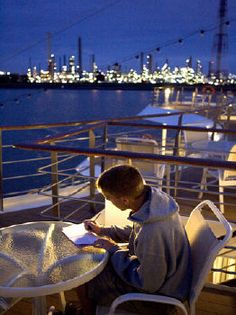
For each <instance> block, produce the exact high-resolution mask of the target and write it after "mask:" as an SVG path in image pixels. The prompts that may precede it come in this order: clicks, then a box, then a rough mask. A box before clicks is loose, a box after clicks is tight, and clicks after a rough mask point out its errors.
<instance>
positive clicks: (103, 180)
mask: <svg viewBox="0 0 236 315" xmlns="http://www.w3.org/2000/svg"><path fill="white" fill-rule="evenodd" d="M96 184H97V189H98V190H99V191H100V192H101V193H102V194H103V195H104V197H105V198H106V199H107V200H110V201H111V202H112V203H113V204H114V205H115V206H116V207H118V208H119V209H121V210H126V209H129V208H130V209H133V206H134V205H135V204H136V203H137V202H138V201H139V199H140V197H142V195H143V192H144V180H143V178H142V176H141V174H140V172H139V171H138V170H137V169H136V168H135V167H133V166H130V165H118V166H114V167H111V168H109V169H108V170H106V171H105V172H103V173H102V174H101V175H100V176H99V178H98V179H97V182H96Z"/></svg>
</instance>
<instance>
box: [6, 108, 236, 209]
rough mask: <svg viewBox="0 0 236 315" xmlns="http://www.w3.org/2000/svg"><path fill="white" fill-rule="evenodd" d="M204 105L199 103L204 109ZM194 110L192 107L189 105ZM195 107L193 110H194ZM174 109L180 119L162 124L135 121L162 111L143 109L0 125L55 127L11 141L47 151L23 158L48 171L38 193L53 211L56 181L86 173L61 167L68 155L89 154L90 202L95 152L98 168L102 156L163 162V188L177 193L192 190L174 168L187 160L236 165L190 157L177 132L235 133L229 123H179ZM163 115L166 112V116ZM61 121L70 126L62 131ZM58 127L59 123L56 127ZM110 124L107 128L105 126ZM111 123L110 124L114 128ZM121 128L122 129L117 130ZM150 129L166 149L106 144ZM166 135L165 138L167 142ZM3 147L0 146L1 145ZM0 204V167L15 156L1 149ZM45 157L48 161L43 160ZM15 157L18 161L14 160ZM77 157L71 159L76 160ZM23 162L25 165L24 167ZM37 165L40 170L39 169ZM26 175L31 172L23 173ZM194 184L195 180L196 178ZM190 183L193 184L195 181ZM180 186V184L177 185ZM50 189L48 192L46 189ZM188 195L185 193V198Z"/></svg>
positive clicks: (77, 179)
mask: <svg viewBox="0 0 236 315" xmlns="http://www.w3.org/2000/svg"><path fill="white" fill-rule="evenodd" d="M205 110H206V109H204V111H205ZM191 112H193V111H191ZM194 112H196V111H194ZM176 114H177V115H178V117H179V124H178V125H177V126H167V125H165V126H161V125H153V124H151V123H144V121H143V122H142V123H140V122H139V120H140V119H141V118H151V117H163V116H166V115H146V116H139V117H137V116H136V117H125V118H122V119H119V118H114V119H110V120H103V121H87V122H73V123H65V124H63V123H62V124H47V125H34V126H17V127H15V126H14V127H11V126H6V127H2V129H1V135H2V132H7V131H11V130H19V131H20V130H33V129H37V130H39V129H46V128H56V129H57V133H56V135H55V136H50V137H46V138H41V139H39V140H37V141H31V143H30V144H25V143H24V144H16V148H18V149H28V150H30V151H31V152H32V151H34V152H47V156H43V157H42V158H38V157H35V158H27V159H25V160H24V162H25V161H26V162H27V163H28V162H29V163H30V162H32V160H34V161H37V159H40V161H41V162H42V161H44V162H43V165H42V164H41V165H42V166H41V165H40V166H37V167H35V176H39V174H40V175H41V176H50V178H51V179H50V181H49V182H48V183H47V185H46V187H47V189H46V188H43V187H40V189H38V191H39V193H41V194H46V195H47V194H48V195H50V196H51V197H52V204H53V209H54V212H57V214H58V213H59V211H60V206H59V205H60V200H61V198H62V197H61V196H60V188H61V186H66V185H71V184H74V183H75V182H76V183H84V185H86V176H83V175H82V176H81V174H78V173H77V172H76V171H75V168H74V167H72V168H65V169H64V168H63V167H62V165H63V164H64V163H65V162H68V161H69V160H71V161H73V160H75V159H76V158H78V157H80V161H81V159H82V157H84V158H85V157H89V158H90V164H89V176H88V177H89V178H88V179H89V181H90V185H89V187H90V197H89V200H90V203H91V205H92V206H93V202H91V200H93V198H94V195H95V186H94V183H95V178H96V172H95V159H96V157H98V156H100V157H101V159H100V165H101V168H100V170H101V171H102V170H103V169H104V167H105V161H106V160H108V159H109V160H116V161H117V160H119V161H121V160H123V161H124V160H125V161H126V162H127V161H131V160H138V159H142V160H145V161H150V162H151V163H153V162H156V163H164V164H166V165H167V166H168V167H169V168H170V169H171V171H172V172H171V181H169V182H167V180H166V181H165V182H164V183H163V189H166V190H168V191H171V192H172V193H173V194H175V195H177V190H179V191H180V189H182V190H183V189H184V191H187V192H188V193H189V192H192V191H193V190H196V189H195V188H193V187H190V186H187V185H186V187H184V186H183V185H182V184H181V185H182V186H181V185H178V181H179V180H180V178H179V171H178V167H177V166H179V168H184V167H185V168H186V167H187V166H191V167H198V168H203V167H210V168H231V169H235V170H236V164H235V163H233V162H227V161H216V160H210V159H199V158H198V159H194V158H189V157H186V156H184V148H183V144H182V141H181V134H182V132H183V131H186V130H187V131H196V132H211V133H215V132H220V133H222V134H224V135H226V136H227V135H233V136H234V135H235V136H236V130H231V129H230V130H229V129H224V130H222V129H219V128H209V129H207V130H206V129H205V128H200V127H191V126H181V121H182V116H183V115H184V114H185V113H183V112H177V113H174V114H169V115H176ZM169 115H168V116H169ZM64 127H70V130H69V131H66V132H65V131H64V130H63V128H64ZM59 128H62V129H60V130H62V131H60V130H59V131H58V129H59ZM110 129H111V130H110ZM114 129H115V130H114ZM121 129H122V130H121ZM150 131H152V132H155V133H158V132H159V133H158V134H159V137H160V138H161V137H162V139H161V140H160V141H158V142H159V144H158V145H159V146H164V145H165V146H168V149H167V150H166V151H165V152H164V151H163V152H164V153H163V152H162V154H147V153H139V152H125V151H117V150H114V149H112V150H111V149H109V147H110V145H111V144H113V145H114V143H115V142H114V139H115V138H116V137H117V135H118V136H119V135H124V134H126V135H130V134H132V135H134V134H135V135H136V134H137V135H145V133H148V132H150ZM167 131H168V133H169V132H172V133H173V134H172V136H171V137H169V136H168V137H166V132H167ZM166 139H168V140H170V141H169V142H168V143H167V142H166ZM81 141H85V142H86V143H87V144H86V145H81ZM2 147H4V146H1V150H3V149H2ZM0 155H1V159H0V164H1V174H0V176H1V178H0V182H1V183H0V184H1V189H0V193H1V198H0V199H1V209H2V210H3V167H4V166H5V165H6V164H7V163H14V162H15V161H14V160H11V161H10V162H9V161H3V159H2V156H3V153H2V151H1V154H0ZM49 160H50V162H48V161H49ZM16 162H17V163H23V162H22V160H21V162H20V161H19V160H17V161H16ZM75 163H76V162H75ZM26 168H27V167H26ZM38 168H39V172H37V171H38ZM27 176H32V174H31V175H27ZM14 178H15V177H14V176H12V178H11V180H14ZM196 185H197V184H196ZM196 185H195V186H196ZM179 186H180V187H179ZM49 190H50V193H49V192H48V191H49ZM212 194H213V195H214V194H216V192H215V191H214V188H213V191H212ZM70 198H74V196H73V195H71V196H63V199H70ZM185 199H187V198H185Z"/></svg>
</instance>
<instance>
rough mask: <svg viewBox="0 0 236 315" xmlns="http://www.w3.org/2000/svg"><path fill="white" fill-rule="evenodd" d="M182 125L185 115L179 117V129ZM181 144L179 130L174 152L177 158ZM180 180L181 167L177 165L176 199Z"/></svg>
mask: <svg viewBox="0 0 236 315" xmlns="http://www.w3.org/2000/svg"><path fill="white" fill-rule="evenodd" d="M182 123H183V114H181V115H179V119H178V127H182ZM180 143H181V130H180V129H178V131H177V133H176V137H175V148H174V152H173V153H174V155H175V156H179V150H180ZM179 179H180V170H179V166H178V165H176V167H175V184H174V196H175V197H176V195H177V186H178V182H179Z"/></svg>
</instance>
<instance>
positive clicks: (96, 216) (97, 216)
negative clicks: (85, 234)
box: [93, 212, 101, 222]
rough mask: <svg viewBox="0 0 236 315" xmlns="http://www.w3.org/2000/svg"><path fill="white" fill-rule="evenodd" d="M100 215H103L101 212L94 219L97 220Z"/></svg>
mask: <svg viewBox="0 0 236 315" xmlns="http://www.w3.org/2000/svg"><path fill="white" fill-rule="evenodd" d="M100 215H101V212H99V213H98V214H97V215H96V216H95V218H94V219H93V221H94V222H96V221H97V219H98V218H99V217H100Z"/></svg>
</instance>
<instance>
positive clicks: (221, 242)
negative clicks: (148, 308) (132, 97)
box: [96, 200, 232, 315]
mask: <svg viewBox="0 0 236 315" xmlns="http://www.w3.org/2000/svg"><path fill="white" fill-rule="evenodd" d="M205 206H208V208H209V209H210V210H211V211H212V212H213V213H214V214H215V216H216V218H217V219H218V221H217V222H218V223H219V225H221V226H222V227H223V229H224V231H225V235H224V237H223V238H221V239H218V238H217V235H216V234H215V233H214V230H213V228H212V226H210V225H209V224H208V222H207V220H206V219H205V218H204V217H203V215H202V210H203V208H204V207H205ZM185 228H186V232H187V236H188V239H189V242H190V246H191V254H192V266H193V276H192V285H191V289H190V294H189V298H188V301H187V302H188V306H186V305H185V304H184V303H182V302H181V301H179V300H177V299H175V298H171V297H167V296H161V295H156V294H143V293H128V294H124V295H121V296H119V297H118V298H116V299H115V300H114V301H113V303H112V304H111V306H110V308H109V309H108V308H105V307H103V308H101V307H98V308H97V313H96V315H105V314H108V315H113V314H116V315H118V314H119V315H121V314H122V315H129V314H130V315H131V314H134V313H129V312H126V311H118V312H116V309H117V307H118V306H119V305H120V304H122V303H124V302H127V301H150V302H156V303H162V304H170V305H175V306H176V307H177V308H178V310H179V314H183V315H188V314H189V315H194V314H195V304H196V301H197V299H198V297H199V295H200V292H201V290H202V288H203V286H204V284H205V280H206V277H207V275H208V274H209V272H210V270H211V267H212V265H213V262H214V260H215V258H216V257H217V255H218V253H219V252H220V250H221V249H222V248H223V247H224V246H225V244H226V243H227V242H228V241H229V239H230V238H231V236H232V227H231V225H230V224H229V223H228V221H227V220H226V219H225V217H224V216H223V214H222V213H221V212H220V210H219V209H218V208H217V207H216V206H215V205H214V204H213V203H212V202H211V201H209V200H205V201H203V202H201V203H200V204H199V205H198V206H197V207H196V208H195V209H194V210H193V211H192V213H191V215H190V217H189V219H188V221H187V224H186V226H185Z"/></svg>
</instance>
